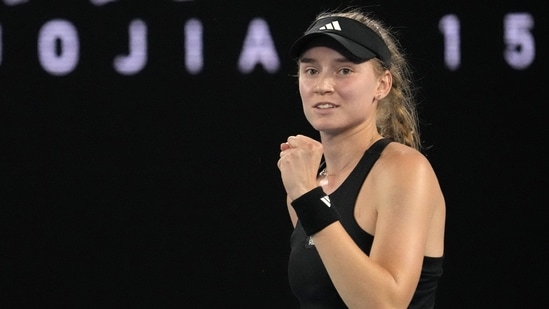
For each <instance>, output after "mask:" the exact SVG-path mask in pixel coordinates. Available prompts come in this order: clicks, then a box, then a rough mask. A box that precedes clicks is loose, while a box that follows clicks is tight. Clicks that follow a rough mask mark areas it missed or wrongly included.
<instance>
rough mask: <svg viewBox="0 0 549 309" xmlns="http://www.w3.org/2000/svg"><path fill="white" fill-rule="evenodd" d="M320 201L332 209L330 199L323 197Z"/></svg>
mask: <svg viewBox="0 0 549 309" xmlns="http://www.w3.org/2000/svg"><path fill="white" fill-rule="evenodd" d="M320 200H321V201H322V202H323V203H324V204H326V206H328V207H332V203H330V197H329V196H327V195H325V196H324V197H322V198H320Z"/></svg>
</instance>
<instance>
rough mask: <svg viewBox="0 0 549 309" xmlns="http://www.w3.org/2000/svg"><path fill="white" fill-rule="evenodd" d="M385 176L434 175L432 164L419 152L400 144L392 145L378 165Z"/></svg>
mask: <svg viewBox="0 0 549 309" xmlns="http://www.w3.org/2000/svg"><path fill="white" fill-rule="evenodd" d="M376 164H377V165H378V166H379V167H380V168H379V169H378V170H382V171H383V174H385V175H391V174H392V175H394V174H393V173H395V174H397V175H398V174H410V173H411V174H416V173H428V174H429V173H434V171H433V168H432V166H431V163H430V162H429V160H427V158H426V157H425V156H424V155H423V154H422V153H421V152H419V151H418V150H416V149H414V148H412V147H409V146H406V145H404V144H400V143H396V142H393V143H390V144H389V145H387V147H386V148H385V150H384V151H383V152H382V153H381V157H380V158H379V160H378V162H377V163H376Z"/></svg>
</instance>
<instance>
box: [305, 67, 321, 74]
mask: <svg viewBox="0 0 549 309" xmlns="http://www.w3.org/2000/svg"><path fill="white" fill-rule="evenodd" d="M303 73H305V74H307V75H316V74H318V70H317V69H315V68H310V67H309V68H304V69H303Z"/></svg>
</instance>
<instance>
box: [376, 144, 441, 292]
mask: <svg viewBox="0 0 549 309" xmlns="http://www.w3.org/2000/svg"><path fill="white" fill-rule="evenodd" d="M380 163H381V166H380V168H379V169H378V172H379V171H381V173H377V175H376V179H377V181H376V184H375V185H376V190H375V192H376V193H375V194H376V210H377V220H376V226H375V232H374V234H375V237H374V243H373V245H372V249H371V252H370V258H371V259H372V260H373V261H375V262H376V263H378V264H379V265H381V266H383V267H384V268H385V269H387V271H389V272H390V273H391V275H392V276H393V278H394V280H395V282H397V283H398V285H399V286H401V287H403V289H404V290H405V291H406V293H408V294H409V295H410V297H411V295H413V292H414V290H415V287H416V286H417V282H418V280H419V276H420V274H421V267H422V263H423V257H424V252H425V246H426V240H427V237H428V232H429V225H430V222H431V218H432V216H433V212H434V206H433V205H434V198H433V193H434V192H433V191H436V189H437V188H438V184H437V183H433V176H434V173H433V171H432V168H431V166H430V164H429V162H428V161H427V159H426V158H424V157H423V155H421V154H419V153H416V152H415V151H414V152H409V151H405V153H396V154H392V155H390V156H389V157H388V158H386V159H385V162H383V161H381V162H380Z"/></svg>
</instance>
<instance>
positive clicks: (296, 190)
mask: <svg viewBox="0 0 549 309" xmlns="http://www.w3.org/2000/svg"><path fill="white" fill-rule="evenodd" d="M322 153H323V148H322V144H321V143H320V142H318V141H316V140H314V139H312V138H310V137H307V136H304V135H296V136H290V137H288V140H287V141H286V142H285V143H282V144H280V159H279V160H278V163H277V165H278V169H279V170H280V175H281V178H282V183H283V184H284V188H285V189H286V193H287V194H288V197H289V198H290V199H291V200H292V201H293V200H295V199H296V198H298V197H300V196H301V195H303V194H305V193H307V192H309V191H311V190H312V189H314V188H316V187H318V183H317V173H318V166H319V165H320V160H321V159H322Z"/></svg>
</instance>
